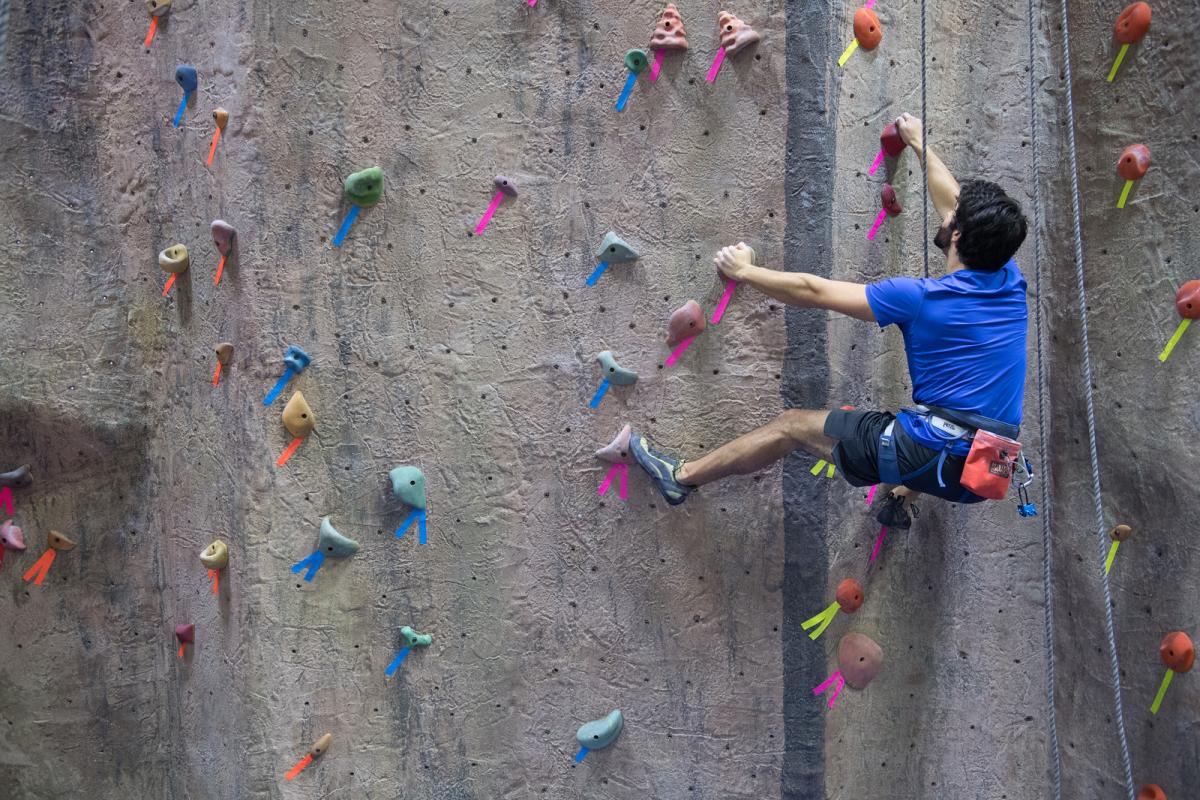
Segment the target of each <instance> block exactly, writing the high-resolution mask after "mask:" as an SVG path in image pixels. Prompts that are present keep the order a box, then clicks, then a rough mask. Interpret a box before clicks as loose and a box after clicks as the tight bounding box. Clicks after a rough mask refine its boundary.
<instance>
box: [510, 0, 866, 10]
mask: <svg viewBox="0 0 1200 800" xmlns="http://www.w3.org/2000/svg"><path fill="white" fill-rule="evenodd" d="M534 2H537V0H534ZM529 5H533V3H530V4H529ZM874 7H875V0H867V5H866V8H874Z"/></svg>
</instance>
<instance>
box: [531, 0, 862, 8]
mask: <svg viewBox="0 0 1200 800" xmlns="http://www.w3.org/2000/svg"><path fill="white" fill-rule="evenodd" d="M536 5H537V0H529V7H530V8H533V7H534V6H536ZM867 8H870V6H867Z"/></svg>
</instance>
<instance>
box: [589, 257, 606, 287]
mask: <svg viewBox="0 0 1200 800" xmlns="http://www.w3.org/2000/svg"><path fill="white" fill-rule="evenodd" d="M606 269H608V262H607V261H601V262H600V266H598V267H596V269H595V270H594V271H593V272H592V274H591V275H589V276H588V279H587V285H588V286H595V285H596V281H598V280H600V276H601V275H603V274H604V270H606Z"/></svg>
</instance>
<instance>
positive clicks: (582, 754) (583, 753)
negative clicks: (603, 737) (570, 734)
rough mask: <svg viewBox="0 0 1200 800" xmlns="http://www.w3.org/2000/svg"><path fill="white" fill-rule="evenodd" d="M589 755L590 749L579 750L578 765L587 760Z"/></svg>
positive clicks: (576, 761) (576, 759)
mask: <svg viewBox="0 0 1200 800" xmlns="http://www.w3.org/2000/svg"><path fill="white" fill-rule="evenodd" d="M587 754H588V749H587V748H586V747H581V748H579V752H578V753H576V754H575V763H576V764H578V763H579V762H580V761H583V760H584V759H585V758H587Z"/></svg>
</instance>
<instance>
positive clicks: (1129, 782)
mask: <svg viewBox="0 0 1200 800" xmlns="http://www.w3.org/2000/svg"><path fill="white" fill-rule="evenodd" d="M1060 2H1061V13H1062V52H1063V78H1064V80H1065V82H1066V96H1067V153H1068V156H1069V158H1070V166H1071V224H1072V226H1073V230H1072V233H1073V234H1074V237H1075V284H1076V290H1077V293H1078V299H1079V330H1080V334H1081V337H1080V338H1081V344H1082V348H1083V388H1084V398H1085V400H1086V402H1087V426H1088V451H1089V455H1090V457H1091V466H1092V503H1093V505H1094V507H1095V512H1096V536H1097V537H1098V538H1099V540H1100V557H1099V558H1097V559H1096V569H1097V570H1099V572H1100V585H1101V587H1102V588H1103V589H1104V628H1105V633H1106V635H1107V637H1108V657H1109V662H1110V666H1111V668H1112V687H1113V706H1114V709H1115V716H1116V723H1117V736H1118V737H1119V738H1120V740H1121V763H1122V766H1123V767H1124V768H1125V791H1126V793H1127V794H1128V797H1129V800H1135V798H1134V787H1133V766H1132V764H1131V763H1130V759H1129V739H1128V737H1127V736H1126V734H1125V711H1124V709H1123V708H1122V706H1121V665H1120V662H1119V659H1118V658H1117V635H1116V633H1115V631H1114V626H1113V612H1112V588H1111V587H1110V586H1109V584H1108V573H1107V572H1105V571H1104V560H1105V557H1106V555H1107V550H1108V540H1107V537H1106V536H1105V533H1104V495H1103V491H1102V489H1101V487H1100V456H1099V453H1098V451H1097V449H1096V399H1095V391H1094V390H1093V388H1092V352H1091V347H1090V345H1089V344H1088V315H1087V309H1088V306H1087V290H1086V288H1085V287H1084V280H1083V225H1082V223H1081V222H1080V217H1081V212H1080V200H1079V156H1078V153H1077V151H1076V148H1075V97H1074V93H1073V92H1072V90H1071V25H1070V21H1069V20H1068V18H1067V0H1060Z"/></svg>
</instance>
